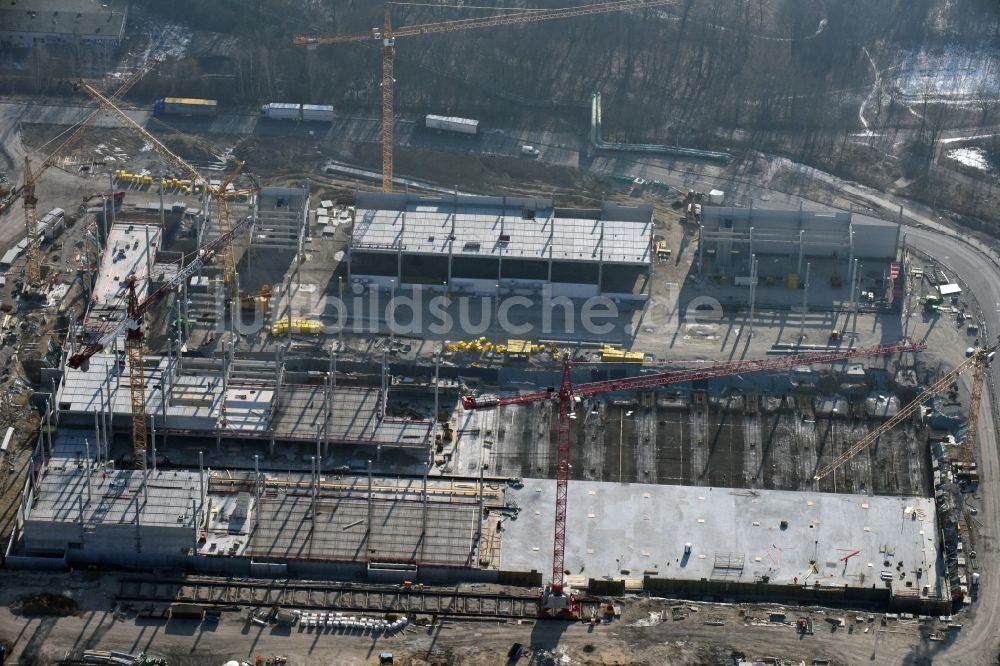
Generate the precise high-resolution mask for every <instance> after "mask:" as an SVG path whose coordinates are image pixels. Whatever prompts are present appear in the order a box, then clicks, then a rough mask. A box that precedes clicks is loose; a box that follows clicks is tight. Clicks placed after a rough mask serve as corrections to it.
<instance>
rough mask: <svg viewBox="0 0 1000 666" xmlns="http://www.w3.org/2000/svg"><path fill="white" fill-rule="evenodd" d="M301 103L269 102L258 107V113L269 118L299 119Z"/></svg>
mask: <svg viewBox="0 0 1000 666" xmlns="http://www.w3.org/2000/svg"><path fill="white" fill-rule="evenodd" d="M301 112H302V105H301V104H289V103H286V102H271V103H270V104H265V105H264V106H262V107H260V115H262V116H264V117H265V118H269V119H270V120H299V119H301V117H302V113H301Z"/></svg>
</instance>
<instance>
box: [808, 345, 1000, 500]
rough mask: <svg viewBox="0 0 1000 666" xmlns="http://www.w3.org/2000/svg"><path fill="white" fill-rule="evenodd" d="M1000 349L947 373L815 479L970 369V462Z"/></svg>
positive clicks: (967, 437)
mask: <svg viewBox="0 0 1000 666" xmlns="http://www.w3.org/2000/svg"><path fill="white" fill-rule="evenodd" d="M998 346H1000V345H997V344H994V345H991V346H989V347H986V348H983V349H977V350H976V351H975V352H974V353H973V355H972V356H971V357H969V358H967V359H966V360H965V361H964V362H963V363H962V364H961V365H958V366H957V367H955V368H954V369H953V370H952V371H951V372H949V373H947V374H945V375H944V376H943V377H941V378H940V379H939V380H937V381H936V382H934V383H933V384H931V385H930V387H928V388H927V389H925V390H924V392H923V393H921V394H920V395H918V396H917V397H916V398H914V399H913V400H912V401H910V403H909V404H907V405H906V406H905V407H903V408H902V409H900V410H899V411H898V412H896V414H895V415H893V416H892V418H890V419H887V420H886V421H885V423H883V424H882V425H880V426H879V427H878V428H876V429H875V430H872V431H871V432H869V433H868V434H867V435H865V436H864V437H863V438H862V439H860V440H859V441H858V442H856V443H855V444H854V445H853V446H851V448H849V449H848V450H847V451H844V452H843V453H841V454H840V455H839V456H837V457H836V458H834V459H833V460H831V461H830V462H829V463H827V464H826V465H824V466H823V467H822V468H821V469H820V470H818V471H817V472H816V474H815V475H814V476H813V480H814V481H821V480H823V479H824V478H826V477H827V476H829V475H830V474H832V473H833V472H835V471H837V469H838V468H839V467H840V466H841V465H843V464H844V463H846V462H847V461H848V460H851V459H852V458H854V456H856V455H858V454H859V453H861V452H862V451H864V450H865V449H867V448H868V447H869V446H871V445H872V444H874V443H875V442H877V441H878V439H879V437H881V436H882V435H884V434H885V433H887V432H889V431H890V430H892V429H893V428H894V427H896V426H897V425H899V424H900V423H902V422H903V421H905V420H906V419H908V418H910V417H911V416H913V415H914V414H915V413H916V412H917V410H918V409H920V408H921V407H923V405H924V404H925V403H926V402H927V401H928V400H930V399H931V398H933V397H934V396H935V395H936V394H937V393H939V392H940V391H943V390H944V389H946V388H947V387H948V386H950V385H951V384H952V382H954V381H955V380H956V379H958V378H959V376H961V375H962V373H964V372H966V371H967V370H969V368H975V372H974V373H973V379H972V391H971V392H970V397H969V424H968V427H967V430H966V434H965V444H964V447H963V455H965V456H966V457H967V458H969V459H971V457H972V456H973V455H974V453H975V451H974V449H975V445H976V432H977V430H978V426H979V403H980V402H981V400H982V396H983V383H984V382H985V379H986V368H987V367H989V364H990V362H991V361H992V360H993V355H994V354H996V350H997V348H998Z"/></svg>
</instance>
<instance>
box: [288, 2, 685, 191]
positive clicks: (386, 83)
mask: <svg viewBox="0 0 1000 666" xmlns="http://www.w3.org/2000/svg"><path fill="white" fill-rule="evenodd" d="M675 2H676V0H615V1H613V2H599V3H596V4H592V5H583V6H576V7H563V8H561V9H547V10H525V11H515V12H509V13H507V14H502V15H500V16H486V17H482V18H470V19H458V20H454V21H442V22H440V23H426V24H424V25H411V26H406V27H403V28H393V27H392V15H391V13H390V8H391V6H392V4H391V3H390V2H385V3H384V6H383V22H382V27H381V28H374V29H373V30H372V31H371V33H368V34H363V35H336V36H333V37H295V38H294V39H293V40H292V42H293V43H294V44H295V45H296V46H306V47H309V48H315V47H317V46H319V45H321V44H347V43H351V42H367V41H371V40H374V41H376V42H379V43H381V45H382V191H383V192H392V173H393V153H392V151H393V125H394V122H395V113H394V110H393V106H394V103H393V90H394V86H395V82H396V79H395V76H394V74H393V61H394V60H395V52H396V40H397V39H398V38H400V37H415V36H417V35H429V34H435V33H442V32H453V31H455V30H471V29H474V28H490V27H493V26H500V25H519V24H524V23H534V22H536V21H550V20H553V19H560V18H569V17H571V16H588V15H592V14H606V13H609V12H618V11H626V10H629V9H647V8H650V7H661V6H663V5H671V4H674V3H675Z"/></svg>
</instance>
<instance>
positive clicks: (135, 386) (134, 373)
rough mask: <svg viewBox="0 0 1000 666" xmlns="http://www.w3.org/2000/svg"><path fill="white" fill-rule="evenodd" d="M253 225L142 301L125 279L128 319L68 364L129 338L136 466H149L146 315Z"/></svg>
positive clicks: (227, 236) (131, 280)
mask: <svg viewBox="0 0 1000 666" xmlns="http://www.w3.org/2000/svg"><path fill="white" fill-rule="evenodd" d="M252 223H253V218H251V217H246V218H244V219H242V220H241V221H240V222H239V223H238V224H237V225H236V226H235V227H233V228H232V229H230V230H229V231H227V232H226V233H224V234H222V235H221V236H219V237H218V238H216V239H215V240H213V241H212V242H210V243H208V244H207V245H205V246H204V247H203V248H201V249H200V250H199V251H198V255H197V256H196V257H195V258H194V259H193V260H192V261H191V262H190V263H188V264H187V265H186V266H184V268H182V269H181V270H180V271H178V272H177V274H176V275H175V276H174V277H172V278H170V279H169V280H167V281H166V282H164V283H163V284H162V285H160V286H159V287H158V288H157V289H156V290H155V291H153V292H152V293H151V294H149V295H148V296H146V298H144V299H142V300H139V295H138V292H137V291H136V286H137V285H138V278H137V277H136V276H135V275H130V276H128V277H127V278H126V279H125V284H126V286H127V287H128V293H127V301H126V312H125V317H124V318H122V319H121V320H119V321H117V322H114V323H112V324H109V325H108V327H107V328H106V329H105V330H104V331H103V332H102V333H101V335H100V336H99V337H98V338H97V339H96V340H94V341H92V342H89V343H87V344H86V345H84V346H83V348H82V349H81V350H80V351H78V352H77V353H76V354H74V355H73V356H71V357H70V358H69V359H68V360H67V361H66V365H68V366H69V367H71V368H74V369H76V368H81V367H84V365H85V364H86V363H87V361H88V359H90V357H91V356H93V355H94V354H96V353H98V352H99V351H101V350H102V349H104V348H106V347H107V346H108V345H110V344H111V342H112V341H113V340H115V338H117V337H119V336H120V335H123V334H124V336H125V349H126V351H127V352H128V367H129V390H130V395H131V398H132V457H133V462H134V464H135V466H136V467H137V468H139V469H142V468H143V467H145V465H146V444H147V439H148V438H147V432H146V412H145V404H146V392H145V389H146V387H145V371H144V368H143V351H142V342H143V331H142V320H143V316H144V315H145V314H146V313H147V312H149V311H150V310H152V309H153V306H154V305H156V304H157V303H159V302H160V301H161V300H162V299H163V297H164V296H166V295H167V294H168V293H170V292H171V291H173V290H174V289H176V288H177V287H178V285H180V284H182V283H183V282H184V281H185V280H187V279H188V278H189V277H191V276H192V275H194V274H195V273H196V272H197V271H198V270H199V269H200V268H201V267H202V266H204V265H205V264H206V263H208V262H209V261H211V260H212V259H213V258H214V257H215V254H216V253H217V252H218V251H219V250H224V248H225V247H226V246H227V244H228V243H231V242H232V240H233V239H234V238H236V237H237V236H239V235H240V234H242V233H243V232H245V231H246V230H247V229H249V228H250V226H251V225H252Z"/></svg>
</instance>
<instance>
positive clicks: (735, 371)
mask: <svg viewBox="0 0 1000 666" xmlns="http://www.w3.org/2000/svg"><path fill="white" fill-rule="evenodd" d="M924 348H925V345H924V344H921V343H900V344H896V345H886V346H883V345H878V346H875V347H865V348H861V349H855V350H845V351H834V352H822V353H814V354H800V355H795V356H785V357H780V358H768V359H759V360H744V361H733V362H724V363H715V364H712V365H708V366H705V367H700V368H695V369H688V370H672V371H668V372H659V373H653V374H648V375H639V376H637V377H627V378H624V379H612V380H606V381H599V382H590V383H586V384H577V385H574V384H573V382H572V379H571V372H572V364H571V363H570V362H569V361H568V360H566V361H564V363H563V369H562V382H561V383H560V385H559V388H558V390H555V389H548V390H545V391H536V392H532V393H525V394H521V395H512V396H499V395H487V396H473V395H466V396H463V397H462V406H463V407H464V408H465V409H467V410H472V409H492V408H496V407H501V406H504V405H530V404H535V403H545V402H548V403H552V402H555V403H557V404H558V405H559V429H558V435H557V440H556V444H557V446H556V449H557V457H556V509H555V530H554V535H553V548H552V579H551V581H550V583H549V586H548V587H547V588H546V589H545V590H544V591H543V592H542V598H541V602H540V603H539V607H538V608H539V617H540V618H546V619H564V620H578V619H580V611H581V604H580V602H579V601H578V600H577V598H576V597H575V596H574V595H573V594H572V593H571V592H569V591H568V590H566V589H565V585H564V579H565V575H566V566H565V557H566V508H567V503H568V488H569V470H570V462H569V461H570V418H571V417H570V414H571V413H573V409H574V405H575V404H576V403H577V402H578V401H579V400H580V399H582V398H583V397H585V396H589V395H598V394H601V393H608V392H611V391H637V390H640V389H651V388H656V387H659V386H666V385H668V384H678V383H683V382H692V381H698V380H704V379H711V378H714V377H726V376H733V375H745V374H748V373H751V372H763V371H768V370H780V369H787V368H794V367H797V366H800V365H810V364H814V363H815V364H819V363H833V362H835V361H842V360H845V359H851V358H864V357H870V356H882V355H886V354H896V353H900V352H909V351H919V350H921V349H924Z"/></svg>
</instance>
